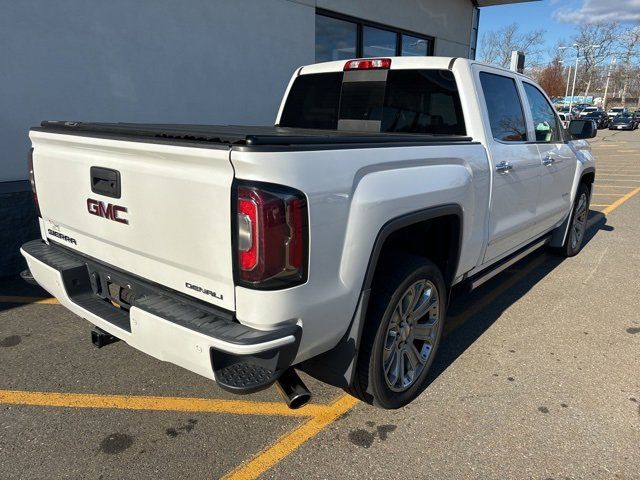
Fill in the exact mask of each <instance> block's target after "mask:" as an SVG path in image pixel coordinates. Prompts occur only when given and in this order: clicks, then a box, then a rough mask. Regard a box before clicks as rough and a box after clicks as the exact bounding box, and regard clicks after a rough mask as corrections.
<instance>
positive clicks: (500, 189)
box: [478, 70, 541, 263]
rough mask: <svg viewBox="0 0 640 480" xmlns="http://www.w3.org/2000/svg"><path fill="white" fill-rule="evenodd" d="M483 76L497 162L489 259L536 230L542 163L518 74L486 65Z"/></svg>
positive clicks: (491, 153) (491, 152)
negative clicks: (532, 134) (532, 136)
mask: <svg viewBox="0 0 640 480" xmlns="http://www.w3.org/2000/svg"><path fill="white" fill-rule="evenodd" d="M496 72H498V71H496ZM478 75H479V82H480V86H481V90H482V94H481V97H484V104H485V109H484V110H485V111H484V124H485V131H486V137H487V139H488V145H487V146H488V153H489V158H490V162H491V164H492V191H491V201H490V212H489V228H488V231H489V238H488V244H487V249H486V252H485V257H484V263H486V262H489V261H491V260H493V259H496V258H498V257H500V256H502V255H504V254H506V253H508V252H510V251H512V250H514V249H516V248H517V247H519V246H521V245H523V244H525V243H527V242H528V241H529V240H530V239H531V238H532V237H533V236H534V235H535V230H536V225H535V224H536V215H537V202H538V197H539V193H540V170H541V165H540V155H539V152H538V148H537V146H536V144H535V143H533V142H531V139H529V138H528V137H529V134H528V132H527V122H526V120H525V114H524V109H523V103H522V100H521V93H520V92H521V90H520V89H519V87H518V84H517V82H516V79H515V78H514V77H511V76H508V75H506V74H502V72H500V73H493V72H490V71H486V70H483V71H478Z"/></svg>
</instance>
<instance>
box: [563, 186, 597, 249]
mask: <svg viewBox="0 0 640 480" xmlns="http://www.w3.org/2000/svg"><path fill="white" fill-rule="evenodd" d="M583 199H584V202H585V204H584V210H583V207H582V203H581V202H582V201H583ZM590 200H591V190H590V189H589V187H588V186H587V185H585V184H584V183H581V184H580V185H579V186H578V191H577V192H576V198H575V200H574V202H573V209H572V211H571V219H570V220H569V230H568V232H567V238H566V239H565V241H564V245H563V246H562V247H561V248H560V251H559V253H560V254H561V255H563V256H565V257H573V256H575V255H577V254H578V253H580V250H582V247H583V245H584V237H585V235H586V230H587V219H588V217H589V203H590ZM576 229H578V230H576ZM576 236H579V238H576Z"/></svg>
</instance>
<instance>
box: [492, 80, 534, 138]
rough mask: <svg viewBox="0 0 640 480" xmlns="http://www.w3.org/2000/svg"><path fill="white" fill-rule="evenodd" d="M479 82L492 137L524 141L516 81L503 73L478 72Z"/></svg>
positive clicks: (524, 133) (523, 128)
mask: <svg viewBox="0 0 640 480" xmlns="http://www.w3.org/2000/svg"><path fill="white" fill-rule="evenodd" d="M480 84H481V85H482V91H483V93H484V100H485V103H486V106H487V112H488V113H489V124H490V125H491V133H492V134H493V138H495V139H496V140H499V141H501V142H525V141H526V140H527V126H526V125H527V124H526V122H525V119H524V110H523V109H522V103H521V102H520V95H518V89H517V87H516V81H515V80H514V79H513V78H510V77H505V76H503V75H496V74H493V73H488V72H480Z"/></svg>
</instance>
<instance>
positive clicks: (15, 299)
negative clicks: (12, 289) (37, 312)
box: [0, 295, 60, 305]
mask: <svg viewBox="0 0 640 480" xmlns="http://www.w3.org/2000/svg"><path fill="white" fill-rule="evenodd" d="M0 303H37V304H41V305H59V304H60V302H58V300H57V299H55V298H42V297H19V296H12V295H0Z"/></svg>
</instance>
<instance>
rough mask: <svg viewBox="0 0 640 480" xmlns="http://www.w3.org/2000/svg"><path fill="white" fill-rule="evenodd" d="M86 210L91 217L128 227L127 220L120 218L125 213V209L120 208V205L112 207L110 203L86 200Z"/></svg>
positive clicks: (91, 199)
mask: <svg viewBox="0 0 640 480" xmlns="http://www.w3.org/2000/svg"><path fill="white" fill-rule="evenodd" d="M87 210H88V211H89V213H90V214H91V215H95V216H97V217H102V218H107V219H109V220H113V221H114V222H119V223H124V224H125V225H129V220H127V219H126V218H122V217H121V216H120V214H122V213H127V207H121V206H120V205H113V204H112V203H104V202H101V201H100V200H94V199H93V198H87Z"/></svg>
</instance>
